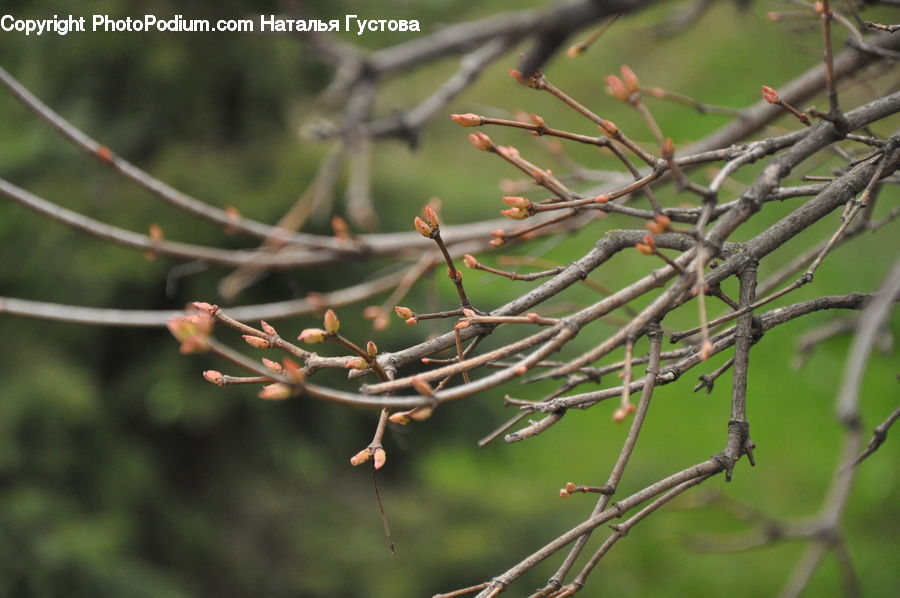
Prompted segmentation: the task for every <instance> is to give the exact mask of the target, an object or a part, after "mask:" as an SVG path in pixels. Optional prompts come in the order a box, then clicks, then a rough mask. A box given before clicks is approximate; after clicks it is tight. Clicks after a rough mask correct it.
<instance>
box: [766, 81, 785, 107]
mask: <svg viewBox="0 0 900 598" xmlns="http://www.w3.org/2000/svg"><path fill="white" fill-rule="evenodd" d="M762 92H763V98H765V100H766V101H767V102H769V103H770V104H777V103H778V101H779V100H780V99H781V98H780V97H778V92H777V91H775V90H774V89H772V88H771V87H769V86H768V85H763V86H762Z"/></svg>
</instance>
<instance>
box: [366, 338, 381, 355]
mask: <svg viewBox="0 0 900 598" xmlns="http://www.w3.org/2000/svg"><path fill="white" fill-rule="evenodd" d="M366 354H367V355H368V356H369V357H375V356H376V355H378V345H376V344H375V343H373V342H372V341H369V342H367V343H366Z"/></svg>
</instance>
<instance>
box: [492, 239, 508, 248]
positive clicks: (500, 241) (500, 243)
mask: <svg viewBox="0 0 900 598" xmlns="http://www.w3.org/2000/svg"><path fill="white" fill-rule="evenodd" d="M505 242H506V241H504V240H503V239H502V238H497V239H491V240H490V241H488V245H490V246H491V247H503V244H504V243H505Z"/></svg>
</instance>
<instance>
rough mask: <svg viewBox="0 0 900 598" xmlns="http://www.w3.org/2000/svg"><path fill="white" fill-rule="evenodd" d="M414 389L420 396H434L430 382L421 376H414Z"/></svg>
mask: <svg viewBox="0 0 900 598" xmlns="http://www.w3.org/2000/svg"><path fill="white" fill-rule="evenodd" d="M412 387H413V388H415V389H416V391H418V393H419V394H422V395H425V396H426V397H430V396H434V389H433V388H431V385H430V384H429V383H428V382H426V381H425V380H423V379H422V378H420V377H419V376H413V378H412Z"/></svg>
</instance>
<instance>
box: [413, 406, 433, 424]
mask: <svg viewBox="0 0 900 598" xmlns="http://www.w3.org/2000/svg"><path fill="white" fill-rule="evenodd" d="M432 413H434V409H433V408H432V407H428V406H425V407H416V408H415V409H413V410H411V411H410V412H409V417H411V418H412V419H414V420H416V421H417V422H421V421H425V420H426V419H428V418H429V417H431V414H432Z"/></svg>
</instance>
